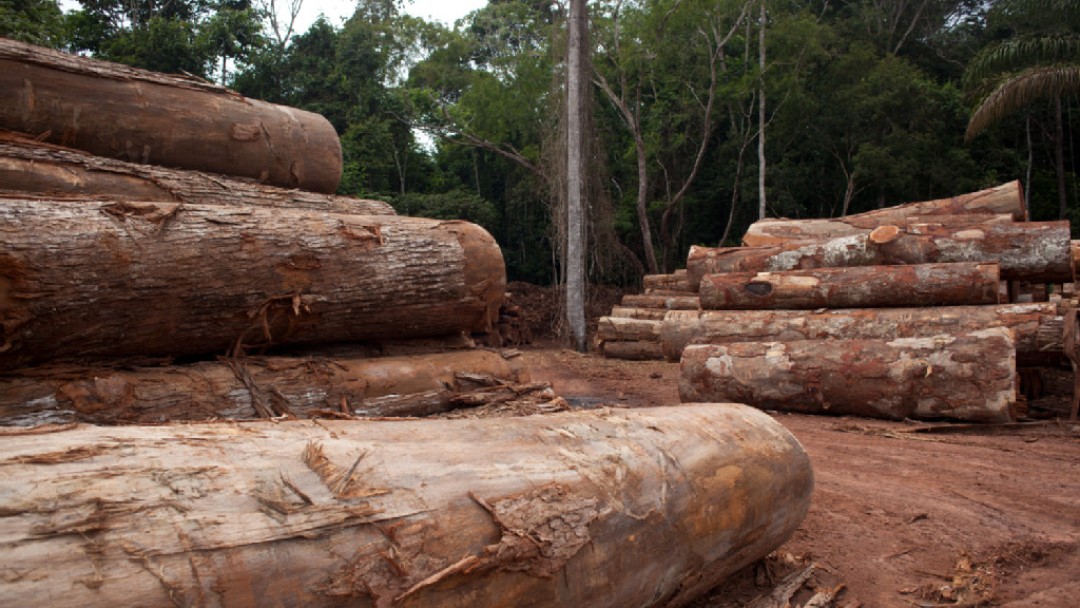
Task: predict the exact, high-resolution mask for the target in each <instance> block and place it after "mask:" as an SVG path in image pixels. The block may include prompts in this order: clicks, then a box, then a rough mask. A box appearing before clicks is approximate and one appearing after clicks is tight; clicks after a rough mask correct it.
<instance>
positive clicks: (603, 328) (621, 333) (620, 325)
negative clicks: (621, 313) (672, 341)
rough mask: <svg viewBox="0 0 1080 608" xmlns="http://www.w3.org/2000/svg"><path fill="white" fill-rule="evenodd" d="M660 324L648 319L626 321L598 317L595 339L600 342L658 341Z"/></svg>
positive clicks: (625, 319)
mask: <svg viewBox="0 0 1080 608" xmlns="http://www.w3.org/2000/svg"><path fill="white" fill-rule="evenodd" d="M660 323H661V321H654V320H649V319H627V318H624V317H600V320H599V322H598V323H597V328H596V337H597V338H598V339H600V340H609V341H624V340H645V341H649V342H659V341H660Z"/></svg>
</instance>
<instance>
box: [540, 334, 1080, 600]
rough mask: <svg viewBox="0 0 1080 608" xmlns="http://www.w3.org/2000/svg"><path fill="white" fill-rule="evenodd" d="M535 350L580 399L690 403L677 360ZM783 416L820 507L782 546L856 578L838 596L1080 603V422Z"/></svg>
mask: <svg viewBox="0 0 1080 608" xmlns="http://www.w3.org/2000/svg"><path fill="white" fill-rule="evenodd" d="M523 350H524V351H525V357H526V359H527V362H528V364H529V367H530V369H531V371H532V376H533V379H534V380H546V381H550V382H551V383H552V384H553V386H554V388H555V390H556V392H557V393H558V394H560V395H561V396H563V397H564V398H566V399H567V400H568V401H569V402H571V403H572V404H576V405H579V406H587V407H588V406H603V405H608V406H615V407H645V406H656V405H670V404H676V403H678V402H679V397H678V388H677V385H678V364H674V363H664V362H659V361H648V362H631V361H616V360H607V359H603V358H600V357H598V356H597V355H595V354H589V355H582V354H578V353H575V352H573V351H570V350H566V349H563V348H560V347H558V346H557V345H554V344H547V345H546V346H545V345H536V346H531V347H524V349H523ZM772 414H773V415H774V416H775V417H776V419H777V420H779V421H780V422H781V423H782V424H783V425H784V426H786V427H787V428H788V429H790V430H791V432H792V433H794V435H795V436H796V437H797V438H798V439H799V441H801V442H802V444H803V446H804V447H805V448H806V451H807V452H808V453H809V455H810V458H811V460H812V462H813V466H814V473H815V479H816V481H815V490H814V498H813V505H812V507H811V509H810V513H809V515H808V516H807V518H806V520H805V521H804V523H803V525H802V527H801V528H800V529H799V530H798V531H797V532H796V533H795V535H794V536H793V537H792V538H791V539H790V540H789V541H788V542H787V543H786V544H785V545H784V546H783V547H781V548H780V549H779V550H778V552H777V553H778V554H779V555H786V556H789V557H790V556H800V557H803V558H809V559H812V561H813V562H814V563H815V564H816V565H817V567H818V568H819V569H820V570H822V571H823V572H824V573H826V574H828V575H829V576H831V577H832V578H833V579H834V580H838V581H840V582H841V583H842V584H844V585H845V586H846V588H845V590H844V591H843V592H842V593H841V595H840V596H839V597H838V602H837V604H836V605H838V606H849V607H850V606H865V607H867V608H872V607H879V606H880V607H891V606H896V607H909V606H924V607H930V606H983V605H987V606H1010V607H1020V606H1024V607H1028V606H1032V607H1034V606H1037V607H1040V608H1058V607H1061V608H1065V607H1071V606H1078V605H1080V426H1078V425H1068V424H1044V425H1041V426H1036V427H1026V428H1023V429H1007V430H997V431H994V430H990V429H988V428H982V429H974V430H964V431H961V432H950V433H944V432H937V433H924V432H911V431H912V430H913V429H915V428H919V427H921V426H924V425H914V424H906V423H894V422H882V421H877V420H869V419H861V418H850V417H822V416H807V415H797V414H784V413H776V412H773V413H772ZM775 561H776V559H775V558H774V560H773V563H775ZM764 569H765V565H764V564H758V565H757V566H756V567H751V568H748V569H747V570H746V571H744V572H742V573H740V574H739V575H737V576H735V577H733V578H732V580H730V581H729V582H728V583H726V584H725V586H724V587H722V588H718V589H716V590H714V591H713V592H712V593H710V594H709V595H708V596H707V597H704V598H701V599H700V600H699V601H698V602H697V603H696V604H695V606H697V607H698V608H721V607H725V608H726V607H729V606H742V605H745V603H746V602H747V601H749V600H750V599H752V598H753V597H754V596H755V595H759V594H761V593H763V592H764V591H767V590H768V589H769V588H770V584H769V581H770V578H771V577H770V576H763V570H764ZM764 574H766V575H767V574H771V573H768V572H765V573H764Z"/></svg>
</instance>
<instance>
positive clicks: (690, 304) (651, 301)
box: [622, 294, 701, 310]
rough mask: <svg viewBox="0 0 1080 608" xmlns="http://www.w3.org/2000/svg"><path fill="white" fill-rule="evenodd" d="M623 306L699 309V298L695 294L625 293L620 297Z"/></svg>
mask: <svg viewBox="0 0 1080 608" xmlns="http://www.w3.org/2000/svg"><path fill="white" fill-rule="evenodd" d="M622 305H623V306H629V307H632V308H657V309H664V310H700V309H701V298H699V297H697V296H690V295H686V296H646V295H641V294H627V295H625V296H623V299H622Z"/></svg>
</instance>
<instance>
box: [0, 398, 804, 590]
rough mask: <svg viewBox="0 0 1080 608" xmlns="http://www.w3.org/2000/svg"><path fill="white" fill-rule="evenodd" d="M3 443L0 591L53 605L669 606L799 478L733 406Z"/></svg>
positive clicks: (796, 459) (756, 541) (763, 542)
mask: <svg viewBox="0 0 1080 608" xmlns="http://www.w3.org/2000/svg"><path fill="white" fill-rule="evenodd" d="M50 430H51V431H53V432H49V431H50ZM3 435H4V437H3V442H2V443H0V446H2V448H0V449H2V452H0V513H3V515H4V517H2V518H0V534H2V536H3V539H4V545H5V557H6V559H7V563H8V566H9V568H8V573H7V575H5V576H4V577H3V578H0V595H2V596H3V597H4V598H5V600H6V601H7V602H8V603H10V604H11V605H31V604H43V605H49V606H53V607H56V608H64V607H76V606H77V607H79V608H93V607H96V606H110V607H111V606H120V605H141V606H164V605H173V604H175V605H185V606H186V605H197V604H198V605H201V604H206V605H214V606H217V605H222V606H235V607H244V606H262V605H266V603H267V601H268V598H271V599H272V600H273V601H274V602H275V603H277V604H279V605H282V606H344V605H349V606H359V607H365V606H379V607H390V606H402V607H404V608H407V607H412V606H441V607H444V608H454V607H464V606H468V607H471V608H482V607H485V606H507V605H511V606H594V607H619V606H681V605H684V604H686V603H687V602H689V601H690V600H692V599H693V598H694V597H695V596H697V595H699V594H701V593H702V592H704V591H706V590H708V589H709V588H711V587H713V586H714V585H716V584H717V583H718V582H719V581H721V580H722V579H724V578H725V577H726V576H728V575H729V574H731V573H732V572H735V571H737V570H738V569H740V568H743V567H744V566H746V565H748V564H751V563H753V562H754V561H755V560H757V559H760V558H762V557H764V556H765V555H766V554H767V553H769V552H770V551H772V550H773V549H775V548H777V547H779V546H780V544H781V543H783V542H784V541H785V540H786V539H787V538H788V537H789V536H790V535H791V534H792V533H793V532H794V531H795V529H796V527H797V526H798V525H799V523H800V522H801V521H802V519H803V517H804V516H805V515H806V512H807V509H808V508H809V504H810V493H811V489H812V486H813V481H812V473H811V468H810V462H809V459H808V458H807V456H806V454H805V452H804V451H803V450H802V448H801V446H799V443H798V442H797V441H796V440H795V438H794V437H792V435H791V434H790V433H789V432H788V431H787V430H785V429H784V428H783V427H782V426H781V425H780V424H778V423H777V422H775V421H774V420H772V419H771V418H770V417H768V416H766V415H764V414H762V413H760V412H756V411H754V410H752V409H751V408H747V407H745V406H741V405H735V404H700V405H691V406H676V407H665V408H654V409H641V410H634V411H608V410H604V411H600V412H568V413H561V414H553V415H548V416H531V417H524V418H522V417H516V418H493V419H483V420H437V421H415V420H413V421H394V422H390V421H380V422H370V423H362V422H344V421H319V422H317V423H316V422H314V421H297V422H282V423H272V422H251V423H230V424H194V425H167V426H149V427H136V426H129V427H108V428H103V427H93V426H79V427H76V428H73V429H67V430H57V429H41V430H38V431H28V432H19V433H13V432H10V431H8V432H5V433H4V434H3ZM718 437H721V438H723V440H722V441H718V440H717V438H718ZM657 556H663V559H662V560H658V559H657Z"/></svg>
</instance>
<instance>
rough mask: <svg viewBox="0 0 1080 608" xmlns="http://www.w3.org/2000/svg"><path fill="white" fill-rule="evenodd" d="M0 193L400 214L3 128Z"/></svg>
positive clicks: (370, 203)
mask: <svg viewBox="0 0 1080 608" xmlns="http://www.w3.org/2000/svg"><path fill="white" fill-rule="evenodd" d="M0 188H3V191H0V196H4V197H8V198H11V197H19V196H24V195H25V194H27V193H32V194H48V195H53V196H55V195H70V196H80V197H100V198H103V199H107V200H114V201H120V200H124V201H166V202H177V203H181V202H183V203H198V204H203V205H226V206H236V205H253V206H257V207H285V208H295V209H311V210H316V211H327V212H330V213H347V214H352V215H394V214H395V212H394V208H393V207H391V206H390V205H389V204H387V203H384V202H383V201H375V200H368V199H358V198H353V197H349V196H337V195H334V194H317V193H314V192H307V191H304V190H290V189H285V188H276V187H274V186H266V185H263V184H259V183H257V182H255V181H253V180H249V179H238V178H231V177H226V176H224V175H214V174H211V173H203V172H201V171H182V170H178V169H167V168H165V167H155V166H152V165H142V164H139V163H130V162H126V161H122V160H115V159H111V158H105V157H102V156H93V155H91V154H87V153H85V152H80V151H78V150H74V149H71V148H64V147H62V146H54V145H51V144H46V143H42V142H38V141H33V140H30V139H28V138H26V137H23V136H19V135H18V134H13V133H10V132H3V131H0Z"/></svg>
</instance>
